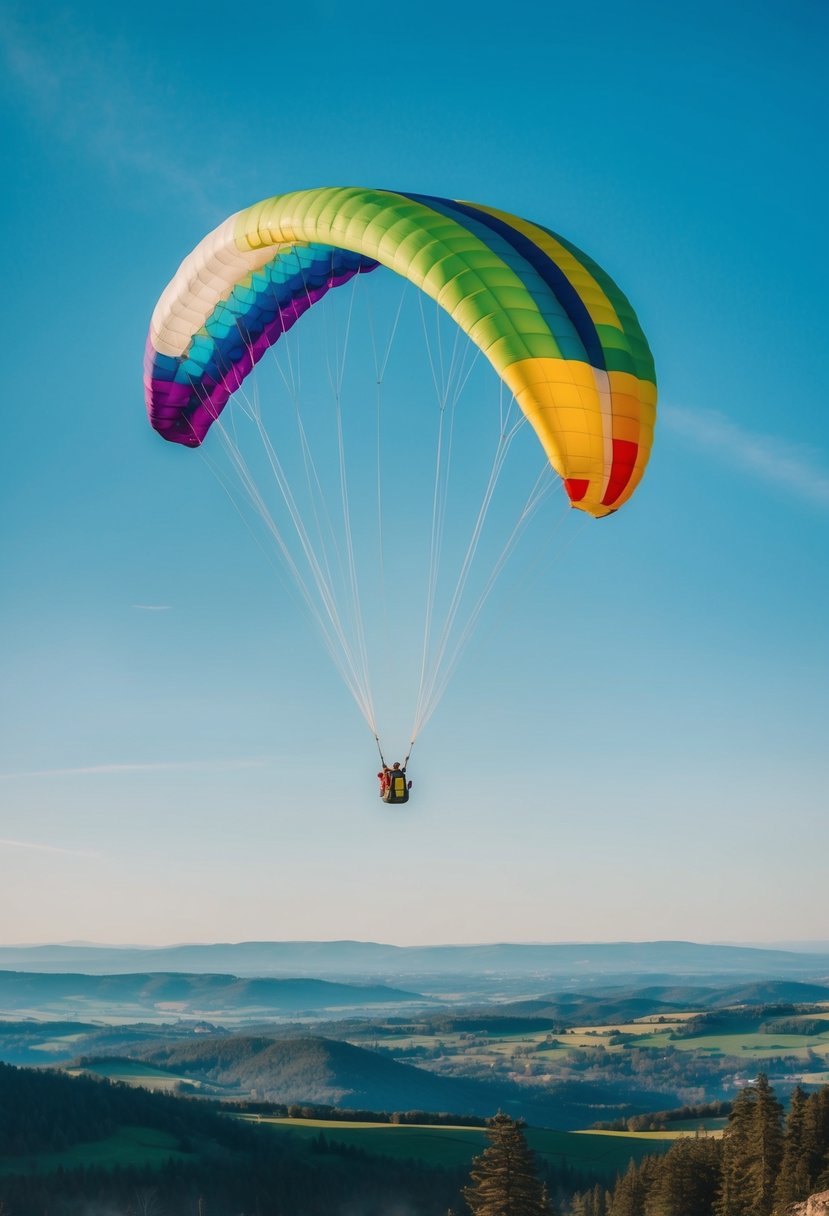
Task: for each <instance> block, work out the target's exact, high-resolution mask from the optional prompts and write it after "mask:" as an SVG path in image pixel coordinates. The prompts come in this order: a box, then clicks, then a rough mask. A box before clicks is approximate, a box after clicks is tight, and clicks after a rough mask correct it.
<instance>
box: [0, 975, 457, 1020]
mask: <svg viewBox="0 0 829 1216" xmlns="http://www.w3.org/2000/svg"><path fill="white" fill-rule="evenodd" d="M424 1003H425V1000H424V998H423V997H422V996H420V995H419V994H418V993H416V992H406V991H403V990H402V989H398V988H391V987H387V986H385V985H382V984H371V985H359V984H344V983H333V982H329V981H326V980H317V979H275V978H264V979H251V978H239V977H238V976H235V975H203V974H196V975H185V974H180V973H175V972H161V973H146V974H116V975H84V974H62V973H35V972H23V971H0V1009H2V1010H3V1011H5V1012H14V1011H20V1010H26V1011H27V1012H29V1013H32V1012H35V1011H37V1012H41V1013H47V1012H48V1013H58V1014H62V1015H64V1016H66V1015H67V1014H70V1013H71V1014H75V1015H77V1014H79V1013H81V1014H86V1015H91V1016H94V1017H106V1016H111V1015H112V1014H124V1013H126V1014H127V1015H128V1016H134V1017H140V1016H147V1015H156V1016H162V1015H163V1016H165V1017H169V1016H170V1015H171V1014H176V1015H189V1016H195V1017H200V1018H227V1017H232V1016H240V1015H245V1016H248V1017H255V1016H262V1015H275V1016H278V1017H288V1016H291V1017H293V1016H299V1015H306V1014H312V1015H313V1014H317V1013H319V1012H321V1011H332V1010H337V1009H348V1010H349V1011H350V1012H353V1011H354V1010H356V1009H368V1008H378V1007H387V1006H388V1007H397V1006H401V1005H408V1006H410V1005H412V1004H419V1005H423V1004H424ZM432 1003H434V1002H432Z"/></svg>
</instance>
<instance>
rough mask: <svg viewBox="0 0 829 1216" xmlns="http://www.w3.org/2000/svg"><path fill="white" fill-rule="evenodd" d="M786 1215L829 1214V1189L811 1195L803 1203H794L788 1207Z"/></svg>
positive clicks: (823, 1215)
mask: <svg viewBox="0 0 829 1216" xmlns="http://www.w3.org/2000/svg"><path fill="white" fill-rule="evenodd" d="M786 1216H829V1191H821V1192H820V1194H819V1195H810V1196H809V1198H808V1199H804V1200H803V1202H802V1203H793V1204H792V1205H791V1207H788V1208H786Z"/></svg>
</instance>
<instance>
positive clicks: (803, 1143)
mask: <svg viewBox="0 0 829 1216" xmlns="http://www.w3.org/2000/svg"><path fill="white" fill-rule="evenodd" d="M808 1101H809V1100H808V1098H807V1097H806V1094H805V1093H804V1092H803V1090H802V1089H801V1088H800V1086H799V1085H798V1086H797V1087H796V1088H795V1089H794V1091H793V1092H792V1101H791V1105H790V1107H789V1117H788V1119H787V1120H786V1134H785V1136H784V1137H783V1159H782V1162H781V1164H780V1173H779V1174H778V1175H777V1183H776V1184H775V1188H774V1204H775V1211H781V1212H782V1211H785V1209H786V1208H787V1207H788V1206H789V1204H790V1203H796V1202H797V1201H798V1200H799V1199H806V1198H808V1195H809V1185H810V1182H811V1179H810V1177H809V1152H808V1149H807V1126H806V1118H807V1116H806V1112H807V1107H808Z"/></svg>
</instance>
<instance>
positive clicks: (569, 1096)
mask: <svg viewBox="0 0 829 1216" xmlns="http://www.w3.org/2000/svg"><path fill="white" fill-rule="evenodd" d="M119 1056H121V1057H122V1056H123V1053H119ZM127 1058H129V1059H131V1060H133V1061H134V1060H140V1061H142V1062H143V1063H145V1064H151V1065H153V1066H154V1067H157V1068H163V1069H166V1070H167V1071H169V1072H170V1073H171V1074H172V1075H174V1076H178V1077H181V1078H184V1079H186V1080H188V1081H199V1082H204V1083H207V1084H208V1085H214V1086H217V1087H221V1088H222V1090H223V1091H224V1093H225V1094H226V1095H227V1096H232V1095H233V1094H234V1093H238V1095H239V1096H245V1097H247V1096H249V1095H251V1094H255V1095H256V1097H257V1098H260V1099H264V1100H267V1101H272V1102H279V1103H296V1104H302V1103H318V1104H323V1105H330V1106H347V1107H350V1108H353V1107H361V1108H363V1109H369V1110H377V1111H386V1112H393V1111H411V1110H427V1111H437V1112H441V1113H448V1112H455V1113H459V1114H472V1115H482V1116H488V1115H491V1114H492V1113H493V1112H494V1111H497V1110H499V1109H500V1110H505V1111H509V1113H511V1114H514V1115H520V1116H521V1117H522V1118H525V1119H527V1120H528V1121H529V1122H531V1123H535V1124H537V1125H539V1126H545V1127H556V1128H559V1129H562V1130H566V1129H570V1128H579V1127H587V1126H589V1125H590V1124H591V1123H594V1122H595V1121H596V1120H597V1119H603V1118H617V1117H625V1116H626V1115H628V1114H633V1113H636V1112H638V1111H642V1110H646V1111H654V1110H660V1109H663V1110H664V1109H666V1108H668V1107H671V1106H675V1105H677V1103H678V1099H677V1096H676V1094H675V1093H673V1092H672V1091H662V1090H656V1089H654V1090H648V1091H647V1092H645V1091H644V1090H639V1089H637V1088H636V1087H635V1085H634V1086H631V1084H630V1082H629V1080H627V1079H626V1080H625V1081H624V1082H620V1083H619V1084H615V1083H612V1082H600V1083H596V1082H591V1081H590V1080H587V1079H580V1080H578V1081H573V1082H556V1083H552V1084H550V1085H548V1086H546V1087H545V1088H544V1089H543V1091H542V1090H539V1089H537V1088H536V1089H531V1088H529V1087H527V1086H521V1085H519V1084H517V1083H515V1082H513V1081H511V1080H505V1079H504V1078H499V1079H497V1080H488V1079H487V1080H478V1079H477V1078H463V1077H446V1076H440V1075H438V1074H436V1073H433V1072H428V1071H427V1070H426V1069H422V1068H416V1067H414V1066H413V1065H411V1064H404V1063H400V1062H398V1061H396V1060H393V1059H391V1058H390V1056H388V1055H387V1054H386V1053H384V1052H377V1051H372V1050H368V1049H366V1048H364V1047H356V1046H354V1045H353V1044H351V1043H346V1042H342V1041H339V1040H333V1039H326V1038H320V1037H311V1036H308V1037H300V1038H290V1039H274V1038H271V1037H266V1036H255V1037H254V1036H246V1035H230V1036H228V1035H215V1036H205V1037H204V1038H198V1039H195V1040H185V1041H181V1040H174V1041H171V1042H169V1043H166V1044H165V1043H153V1044H150V1045H149V1046H147V1047H144V1048H138V1049H135V1050H132V1051H130V1052H129V1054H128V1057H127ZM78 1063H79V1064H80V1065H81V1066H85V1067H87V1068H93V1067H97V1066H98V1065H99V1064H100V1065H106V1063H107V1057H106V1056H97V1057H87V1058H82V1059H80V1060H79V1061H78Z"/></svg>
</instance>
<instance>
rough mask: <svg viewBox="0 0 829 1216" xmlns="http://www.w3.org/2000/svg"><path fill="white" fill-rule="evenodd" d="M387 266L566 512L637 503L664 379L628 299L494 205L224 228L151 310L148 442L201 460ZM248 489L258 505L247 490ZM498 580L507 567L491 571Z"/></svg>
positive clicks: (382, 209) (385, 201)
mask: <svg viewBox="0 0 829 1216" xmlns="http://www.w3.org/2000/svg"><path fill="white" fill-rule="evenodd" d="M378 267H386V268H387V269H389V270H391V271H393V272H395V273H396V274H397V275H399V276H401V277H402V278H404V279H407V280H409V282H410V283H412V284H413V285H414V286H415V287H416V288H418V289H420V291H421V292H422V293H424V294H425V295H426V296H429V297H431V298H432V299H433V300H434V301H435V302H436V304H437V305H438V306H439V309H442V310H443V311H444V312H445V313H446V314H448V315H449V316H450V317H451V318H452V320H453V321H454V322H455V323H456V325H457V326H458V327H459V329H460V330H461V331H463V333H464V334H466V335H467V336H468V338H469V339H470V341H471V342H472V343H473V344H474V346H475V347H477V348H478V350H479V351H480V352H481V353H482V354H483V355H484V356H485V357H486V359H487V360H488V361H489V363H490V364H491V365H492V367H493V368H494V369H495V372H496V373H497V375H498V377H500V380H501V382H502V384H503V385H504V386H506V389H507V391H508V393H510V394H511V395H512V397H513V398H514V400H515V402H517V405H518V407H519V409H520V411H521V413H522V414H523V415H524V417H525V418H526V419H527V420H528V421H529V423H530V425H531V426H532V428H533V430H534V431H535V433H536V435H537V437H538V439H539V441H540V443H541V445H542V447H543V450H544V453H545V455H546V458H547V460H548V461H549V465H550V466H552V468H553V469H554V470H555V472H556V473H557V474H558V475H559V477H560V478H561V481H562V483H563V485H564V489H565V492H566V494H567V496H568V498H569V501H570V504H571V505H572V506H573V507H574V508H576V509H577V510H579V511H581V512H584V513H586V514H587V515H588V516H592V517H593V518H602V517H604V516H607V515H610V514H611V513H613V512H615V511H617V510H618V509H619V508H620V507H621V506H623V505H624V504H625V503H626V502H627V501H628V500H629V499H630V497H631V495H632V494H633V493H634V491H635V490H636V487H637V485H638V484H639V482H640V481H641V478H642V476H643V473H644V471H645V466H646V464H647V462H648V458H649V455H650V450H651V443H652V439H653V431H654V423H655V411H656V378H655V373H654V365H653V359H652V356H651V353H650V350H649V347H648V343H647V341H646V339H645V336H644V334H643V332H642V330H641V328H640V326H639V323H638V321H637V318H636V316H635V314H634V312H633V309H632V307H631V305H630V303H629V302H628V300H627V298H626V297H625V296H624V295H623V293H622V292H621V291H620V289H619V288H618V287H617V285H616V284H615V283H614V282H613V280H612V279H611V278H610V277H609V275H607V274H606V273H605V272H604V271H603V270H602V269H601V268H600V267H599V266H598V265H597V264H596V263H595V262H594V261H593V260H592V259H591V258H589V257H588V256H587V255H586V254H584V253H583V252H581V251H580V250H579V249H577V248H576V247H575V246H574V245H572V244H571V243H570V242H569V241H567V240H566V239H565V238H563V237H561V236H558V235H556V234H555V233H554V232H553V231H552V230H551V229H549V228H547V227H545V226H543V225H541V224H537V223H532V222H530V221H527V220H524V219H521V218H520V217H518V216H515V215H511V214H508V213H507V212H503V211H499V210H497V209H495V208H492V207H489V206H485V205H481V204H473V203H467V202H459V201H456V200H452V199H445V198H437V197H432V196H429V195H421V194H412V193H404V192H394V191H389V190H374V189H361V188H357V187H343V188H336V187H331V188H320V189H312V190H301V191H296V192H293V193H289V194H283V195H276V196H274V197H273V198H269V199H265V200H263V201H262V202H260V203H257V204H256V205H255V206H253V207H248V208H246V209H245V210H243V211H240V212H238V213H237V214H235V215H232V216H230V217H229V218H228V219H227V220H225V221H224V223H222V224H220V225H219V227H218V228H216V229H215V230H214V231H213V232H211V233H210V234H209V235H208V236H206V237H205V238H204V240H202V241H201V243H200V244H199V245H197V246H196V248H195V249H194V250H193V252H192V253H191V254H190V255H189V256H188V257H187V258H185V260H184V261H183V262H182V264H181V266H180V267H179V270H178V272H177V273H176V275H175V276H174V278H173V279H172V280H171V282H170V283H169V285H168V286H167V288H166V289H165V291H164V292H163V294H162V296H161V298H160V299H159V301H158V304H157V306H156V308H155V311H154V312H153V316H152V321H151V324H150V331H149V335H148V338H147V346H146V356H145V364H144V367H145V373H144V383H145V397H146V407H147V413H148V416H149V419H150V422H151V424H152V426H153V427H154V428H155V429H156V430H157V431H158V432H159V434H160V435H162V436H163V438H165V439H167V440H169V441H170V442H172V443H176V444H182V445H184V446H186V447H191V448H197V447H199V446H200V445H201V444H202V443H203V441H204V440H205V438H206V436H207V434H208V431H209V430H210V427H211V426H212V425H214V424H215V423H217V422H218V420H219V418H220V415H221V413H222V411H223V409H224V408H225V406H226V404H227V402H228V400H229V398H230V397H231V395H232V394H233V393H234V392H236V390H237V389H239V388H240V386H242V385H243V382H244V381H245V379H246V377H247V376H248V374H249V373H250V372H251V370H252V369H253V367H254V366H255V364H256V363H257V362H258V361H259V360H260V359H261V358H262V356H263V355H264V353H265V352H266V351H267V350H268V349H269V348H270V347H272V346H274V345H275V344H276V343H278V342H279V339H280V338H281V337H282V336H283V335H284V334H286V333H287V332H288V331H289V330H290V329H291V328H292V327H293V326H294V325H295V324H296V322H297V321H298V320H299V319H300V318H301V317H302V315H303V314H304V313H305V312H306V311H307V310H308V309H310V308H312V307H313V306H314V305H315V304H317V303H318V302H319V301H320V300H321V299H322V298H323V297H324V296H325V295H326V294H327V293H328V292H329V291H330V290H331V289H332V288H335V287H339V286H341V285H343V284H345V283H347V282H349V281H350V280H352V279H354V277H355V276H357V275H364V274H368V273H370V272H373V271H374V270H376V269H377V268H378ZM338 408H339V406H338ZM257 421H259V419H258V417H257ZM269 454H270V456H271V463H272V464H274V465H275V459H274V453H273V452H270V453H269ZM279 472H280V473H281V470H279ZM244 474H245V477H246V478H248V474H247V470H244ZM280 488H282V487H281V485H280ZM245 489H246V491H247V493H248V494H249V495H250V497H251V498H252V499H256V500H257V505H258V497H257V491H256V490H255V488H252V487H251V485H250V480H249V478H248V480H247V481H246V484H245ZM283 493H285V491H284V489H283ZM286 501H288V503H289V507H290V509H291V515H292V519H293V522H294V524H295V526H296V527H297V530H298V531H299V533H300V536H301V540H302V544H303V547H304V549H305V555H306V557H308V547H309V542H308V536H307V533H306V532H305V530H304V526H303V524H302V521H301V519H297V511H296V509H295V504H294V502H293V500H291V499H290V498H288V499H286ZM346 523H347V524H348V520H346ZM271 531H272V532H273V533H274V535H275V529H274V528H273V527H272V526H271ZM277 539H278V543H279V544H280V547H281V548H282V551H283V556H284V553H285V548H284V545H283V544H282V541H281V540H280V539H279V538H277ZM349 546H350V533H349ZM349 561H351V553H350V551H349ZM309 562H310V565H311V567H312V574H313V578H314V580H316V583H317V586H318V588H321V597H322V600H323V606H324V613H321V614H320V615H325V614H327V617H328V618H329V619H330V621H331V622H332V627H331V632H332V634H334V635H336V639H335V640H336V641H337V643H338V644H341V645H342V644H343V638H342V633H343V630H342V627H341V619H340V618H339V617H338V616H337V610H336V606H335V605H333V604H332V602H331V599H332V597H331V596H330V594H329V588H328V587H327V585H325V584H324V581H323V576H324V571H323V570H322V569H321V566H320V563H316V562H315V561H314V560H313V557H311V558H310V559H309ZM501 564H502V562H501V560H500V559H499V563H496V573H497V572H498V569H500V565H501ZM289 565H291V563H290V561H289ZM350 569H351V578H352V590H353V583H354V578H353V575H354V572H353V568H350ZM292 572H293V573H296V572H295V568H293V567H292ZM487 593H488V592H487ZM303 594H305V591H304V589H303ZM485 594H486V593H485ZM307 598H308V597H307V596H306V599H307ZM354 598H355V600H356V599H357V597H356V595H355V597H354ZM483 598H485V595H484V597H483ZM479 606H480V604H479V605H478V606H476V609H475V611H474V612H473V618H474V619H476V618H477V612H478V609H479ZM455 610H456V608H455V607H454V606H453V609H452V612H454V611H455ZM450 615H451V614H450ZM474 619H473V623H474ZM323 624H325V622H323ZM426 633H427V636H428V628H427V631H426ZM362 641H363V640H362V638H361V640H360V645H361V646H362ZM424 645H425V643H424ZM329 649H333V646H329ZM358 649H359V647H358ZM445 649H446V647H445V644H444V646H443V647H442V649H441V651H440V655H439V659H441V658H443V656H444V652H445ZM360 658H362V660H363V669H365V655H364V653H363V654H362V656H360V655H358V658H357V659H356V660H355V659H354V657H353V656H352V655H348V654H347V655H346V661H345V662H344V663H343V664H342V665H341V674H344V678H345V679H346V681H347V683H348V684H349V687H350V688H351V691H352V695H354V697H355V700H356V701H357V703H358V705H359V706H360V709H361V712H362V713H363V715H364V717H365V718H366V721H367V722H368V725H369V727H370V729H371V730H372V732H373V733H374V735H375V738H377V737H378V736H377V729H376V724H375V722H374V711H373V707H372V702H371V696H370V692H369V690H368V689H367V688H364V687H363V686H362V684H361V681H362V678H363V677H362V674H361V672H360V670H358V669H359V668H360V661H359V660H360ZM358 685H359V687H358ZM444 686H445V680H439V679H438V678H437V676H436V675H435V676H434V677H433V679H432V683H431V685H429V688H428V692H429V695H428V696H427V697H426V699H425V702H424V704H425V706H426V707H425V708H422V707H421V706H420V699H419V708H418V712H417V714H416V722H415V727H414V728H413V731H412V735H411V740H410V744H409V753H410V752H411V747H412V745H413V743H414V740H415V737H416V735H417V731H418V730H419V729H420V728H421V726H422V725H423V722H424V721H425V720H426V718H427V717H428V716H429V714H430V713H431V712H432V710H433V708H434V704H435V703H436V700H437V698H438V696H439V695H440V693H441V691H442V688H443V687H444ZM430 697H431V700H430V699H429V698H430ZM427 702H428V704H426V703H427ZM378 745H379V739H378ZM407 760H408V756H407ZM405 770H406V764H405V763H404V764H403V766H402V769H400V774H401V775H402V777H403V781H402V787H401V788H402V793H401V796H400V797H399V798H397V797H389V796H388V795H389V794H390V791H392V790H393V789H396V788H397V783H398V777H392V778H386V781H385V785H384V786H383V788H381V797H383V799H384V801H405V800H406V799H407V798H408V789H409V785H408V784H407V782H406V780H405ZM394 771H396V770H388V769H387V768H386V766H385V763H384V764H383V770H381V774H379V775H380V777H381V786H382V784H383V773H384V772H387V773H388V772H394Z"/></svg>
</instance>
